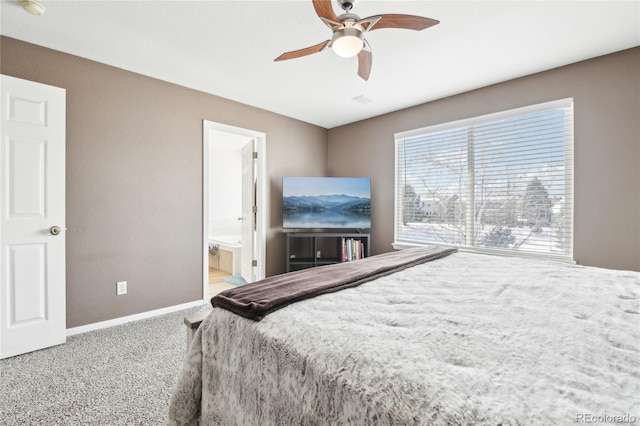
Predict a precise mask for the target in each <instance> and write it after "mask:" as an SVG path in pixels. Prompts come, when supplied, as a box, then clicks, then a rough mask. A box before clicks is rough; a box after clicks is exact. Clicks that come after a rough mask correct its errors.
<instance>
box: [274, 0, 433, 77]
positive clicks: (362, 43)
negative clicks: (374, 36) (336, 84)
mask: <svg viewBox="0 0 640 426" xmlns="http://www.w3.org/2000/svg"><path fill="white" fill-rule="evenodd" d="M312 2H313V8H314V9H315V11H316V14H317V15H318V17H319V18H320V20H321V21H322V22H323V23H324V24H325V25H326V26H328V27H329V28H331V31H332V32H333V35H332V37H331V39H330V40H326V41H323V42H321V43H318V44H316V45H314V46H310V47H306V48H304V49H299V50H294V51H291V52H285V53H283V54H282V55H280V56H278V57H277V58H276V59H275V61H276V62H278V61H284V60H287V59H295V58H300V57H302V56H307V55H311V54H312V53H318V52H322V51H323V50H326V49H327V48H330V49H333V51H334V52H335V53H336V55H338V56H341V57H343V58H352V57H354V56H356V55H357V56H358V76H360V78H362V79H363V80H365V81H366V80H368V79H369V74H370V73H371V65H372V63H373V60H372V55H371V47H370V46H369V43H367V40H366V39H365V38H364V34H365V33H367V32H369V31H373V30H378V29H383V28H399V29H406V30H414V31H422V30H424V29H426V28H429V27H432V26H434V25H437V24H439V23H440V21H437V20H435V19H431V18H425V17H422V16H414V15H400V14H384V15H375V16H370V17H368V18H364V19H360V17H359V16H358V15H356V14H353V13H351V12H350V11H351V9H352V8H353V4H354V3H355V0H353V1H349V0H337V2H338V4H339V5H340V7H341V8H342V9H343V10H344V11H345V13H344V14H342V15H340V16H336V14H335V12H334V11H333V7H332V6H331V0H312Z"/></svg>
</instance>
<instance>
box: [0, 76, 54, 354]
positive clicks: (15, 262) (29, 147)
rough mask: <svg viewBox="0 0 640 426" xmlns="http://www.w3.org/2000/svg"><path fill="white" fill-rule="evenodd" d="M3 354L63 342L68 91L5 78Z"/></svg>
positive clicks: (0, 152)
mask: <svg viewBox="0 0 640 426" xmlns="http://www.w3.org/2000/svg"><path fill="white" fill-rule="evenodd" d="M0 86H1V88H0V89H1V90H0V92H1V93H2V100H1V119H0V128H1V129H0V136H1V137H2V140H1V147H0V216H1V217H0V358H6V357H10V356H14V355H18V354H21V353H25V352H30V351H34V350H37V349H42V348H45V347H48V346H53V345H57V344H60V343H64V342H65V340H66V306H65V304H66V300H65V98H66V94H65V90H64V89H60V88H57V87H52V86H47V85H44V84H39V83H34V82H31V81H26V80H21V79H18V78H14V77H9V76H4V75H2V76H1V80H0Z"/></svg>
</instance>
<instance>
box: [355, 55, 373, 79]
mask: <svg viewBox="0 0 640 426" xmlns="http://www.w3.org/2000/svg"><path fill="white" fill-rule="evenodd" d="M372 64H373V55H372V54H371V50H365V49H362V50H361V51H360V53H358V75H359V76H360V78H361V79H363V80H364V81H367V80H369V74H371V65H372Z"/></svg>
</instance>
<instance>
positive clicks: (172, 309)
mask: <svg viewBox="0 0 640 426" xmlns="http://www.w3.org/2000/svg"><path fill="white" fill-rule="evenodd" d="M204 303H205V302H204V301H203V300H196V301H194V302H187V303H183V304H181V305H175V306H168V307H166V308H161V309H155V310H153V311H148V312H141V313H139V314H134V315H129V316H126V317H120V318H114V319H112V320H107V321H100V322H94V323H93V324H87V325H81V326H80V327H73V328H67V337H68V336H73V335H74V334H81V333H87V332H89V331H95V330H100V329H102V328H108V327H113V326H114V325H121V324H126V323H128V322H132V321H139V320H142V319H147V318H153V317H157V316H160V315H165V314H170V313H171V312H176V311H182V310H185V309H189V308H195V307H198V306H202V305H204Z"/></svg>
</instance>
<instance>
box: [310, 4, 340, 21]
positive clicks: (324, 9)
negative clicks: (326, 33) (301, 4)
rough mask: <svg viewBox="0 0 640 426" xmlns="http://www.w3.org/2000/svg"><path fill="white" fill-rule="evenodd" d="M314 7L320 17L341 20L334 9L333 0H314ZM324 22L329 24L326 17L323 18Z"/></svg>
mask: <svg viewBox="0 0 640 426" xmlns="http://www.w3.org/2000/svg"><path fill="white" fill-rule="evenodd" d="M313 8H314V9H315V10H316V13H317V14H318V17H320V19H322V18H325V19H328V20H330V21H333V22H340V20H339V19H338V17H337V16H336V13H335V12H334V11H333V6H331V0H313ZM322 22H324V23H325V24H327V23H326V22H325V21H324V19H323V20H322ZM327 25H329V24H327Z"/></svg>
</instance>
